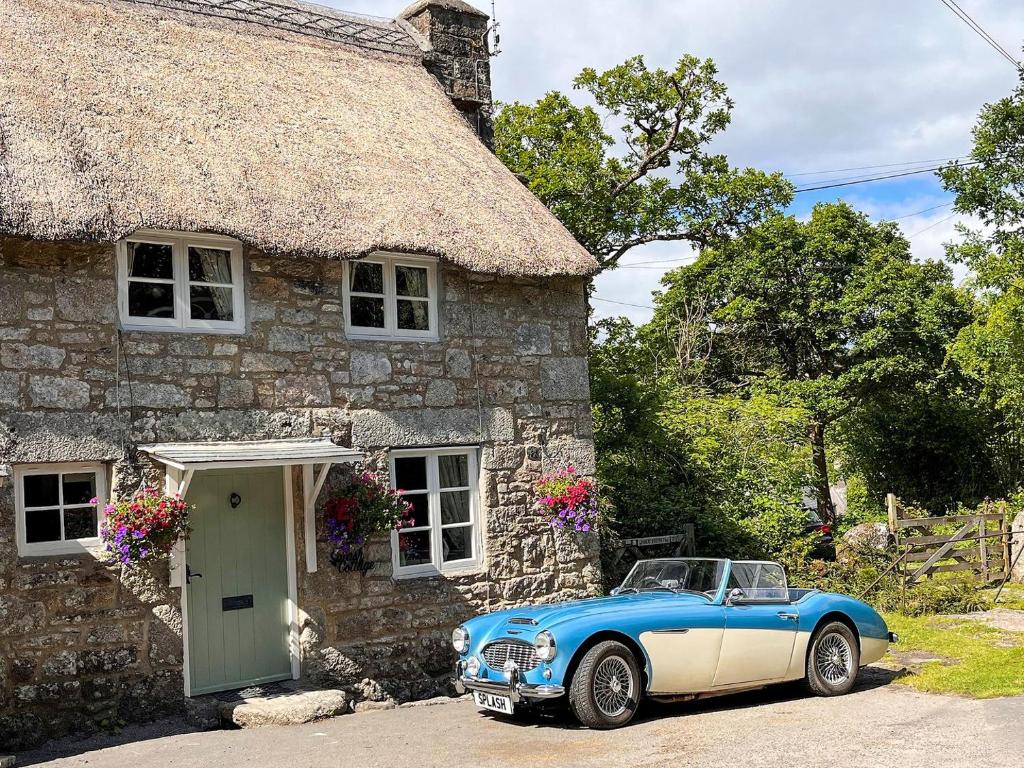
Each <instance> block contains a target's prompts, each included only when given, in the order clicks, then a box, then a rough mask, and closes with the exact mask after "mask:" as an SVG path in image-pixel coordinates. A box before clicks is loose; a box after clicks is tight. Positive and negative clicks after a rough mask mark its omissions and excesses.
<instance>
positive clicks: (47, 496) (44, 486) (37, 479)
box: [22, 475, 60, 507]
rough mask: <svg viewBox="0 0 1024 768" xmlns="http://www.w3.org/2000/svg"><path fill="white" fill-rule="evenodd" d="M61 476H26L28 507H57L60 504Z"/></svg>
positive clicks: (24, 485) (25, 488)
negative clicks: (59, 486)
mask: <svg viewBox="0 0 1024 768" xmlns="http://www.w3.org/2000/svg"><path fill="white" fill-rule="evenodd" d="M59 484H60V475H25V477H24V483H23V485H22V487H23V488H24V490H25V506H26V507H56V506H57V505H58V504H60V491H59V489H58V485H59Z"/></svg>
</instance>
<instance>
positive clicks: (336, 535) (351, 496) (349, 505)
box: [324, 472, 415, 573]
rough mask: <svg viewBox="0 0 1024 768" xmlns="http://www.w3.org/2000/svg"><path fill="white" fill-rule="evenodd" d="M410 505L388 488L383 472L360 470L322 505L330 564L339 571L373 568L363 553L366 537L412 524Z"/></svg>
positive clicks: (388, 483)
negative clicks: (360, 471) (331, 548)
mask: <svg viewBox="0 0 1024 768" xmlns="http://www.w3.org/2000/svg"><path fill="white" fill-rule="evenodd" d="M411 513H412V505H411V504H410V503H409V502H407V501H406V500H405V499H403V498H402V491H400V490H395V489H394V488H392V487H391V484H390V482H389V481H388V478H387V475H385V474H382V473H373V472H363V473H362V474H359V475H356V476H355V477H353V478H352V480H351V482H350V483H349V485H348V487H347V488H345V490H344V491H342V493H341V494H339V495H338V496H335V497H333V498H331V499H330V500H328V501H327V503H326V504H325V505H324V518H325V519H324V523H325V525H324V527H325V530H326V532H327V540H328V541H329V542H330V543H331V545H332V547H333V550H332V552H331V564H332V565H334V567H335V568H337V569H338V570H339V571H351V572H359V573H366V572H367V571H368V570H370V568H372V567H373V563H372V562H371V561H368V560H366V558H365V557H364V555H363V545H364V544H365V543H366V540H367V538H368V537H370V536H373V535H375V534H382V533H389V532H390V531H392V530H401V529H402V528H405V527H408V526H410V525H413V524H414V523H415V521H413V520H412V519H411V518H410V514H411Z"/></svg>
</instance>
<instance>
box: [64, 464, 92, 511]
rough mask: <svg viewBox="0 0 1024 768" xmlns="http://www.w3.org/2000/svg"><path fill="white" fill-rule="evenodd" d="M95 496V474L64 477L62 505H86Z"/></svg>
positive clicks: (79, 473)
mask: <svg viewBox="0 0 1024 768" xmlns="http://www.w3.org/2000/svg"><path fill="white" fill-rule="evenodd" d="M95 496H96V473H95V472H77V473H75V474H67V475H64V504H65V505H69V504H88V503H89V501H90V500H91V499H93V498H94V497H95Z"/></svg>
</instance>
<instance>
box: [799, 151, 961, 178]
mask: <svg viewBox="0 0 1024 768" xmlns="http://www.w3.org/2000/svg"><path fill="white" fill-rule="evenodd" d="M968 157H969V155H960V156H959V157H936V158H933V159H931V160H907V161H905V162H902V163H881V164H879V165H855V166H852V167H850V168H832V169H831V170H827V171H800V172H799V173H784V174H782V175H783V176H785V177H786V178H787V179H792V178H796V177H797V176H824V175H826V174H829V173H845V172H846V171H873V170H876V169H878V168H912V167H914V166H915V165H931V164H934V163H951V162H953V161H954V160H966V159H967V158H968Z"/></svg>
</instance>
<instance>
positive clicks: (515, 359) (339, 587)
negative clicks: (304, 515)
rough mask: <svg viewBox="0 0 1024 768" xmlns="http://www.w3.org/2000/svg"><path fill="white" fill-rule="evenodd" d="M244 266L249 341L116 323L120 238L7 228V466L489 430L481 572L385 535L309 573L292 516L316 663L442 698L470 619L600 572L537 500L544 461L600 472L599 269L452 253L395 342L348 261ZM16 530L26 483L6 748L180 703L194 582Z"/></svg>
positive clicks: (400, 693)
mask: <svg viewBox="0 0 1024 768" xmlns="http://www.w3.org/2000/svg"><path fill="white" fill-rule="evenodd" d="M245 264H246V281H247V324H248V328H247V331H246V332H245V333H244V334H240V335H231V336H227V335H203V334H195V333H161V332H144V333H143V332H121V333H119V332H118V325H117V312H116V292H117V291H116V282H115V257H114V249H113V247H111V246H109V245H97V244H75V243H40V242H33V241H25V240H18V239H10V238H7V239H0V464H18V463H40V462H69V461H90V462H102V463H104V464H105V465H107V466H108V467H109V469H110V472H111V475H112V487H113V488H114V490H115V491H116V492H118V493H121V494H130V493H131V492H132V491H133V490H134V489H135V488H136V487H138V484H139V483H140V482H141V481H142V479H143V478H148V479H149V480H150V481H151V482H159V481H160V479H161V478H162V470H161V469H160V468H158V467H154V466H151V465H149V464H147V463H146V461H144V460H143V459H142V458H140V456H139V455H138V454H137V453H136V451H135V446H137V445H138V444H140V443H145V442H157V441H193V440H251V439H275V438H288V437H312V436H316V437H321V436H327V437H331V438H332V439H334V440H335V441H336V442H337V443H339V444H341V445H346V446H354V447H357V448H360V449H362V450H365V451H366V452H367V453H368V454H369V456H370V461H371V463H372V464H374V465H377V466H381V467H382V466H384V463H385V461H386V456H387V449H388V448H394V447H411V446H437V445H478V446H480V478H479V482H480V494H481V503H482V509H483V518H484V521H483V525H484V539H485V553H486V561H485V566H484V567H482V568H481V569H479V570H477V571H474V572H470V573H465V574H459V575H457V576H445V577H434V578H425V579H403V580H395V579H393V578H392V577H391V565H390V562H391V554H390V543H389V542H387V541H378V542H373V543H372V544H371V545H370V546H369V547H368V554H369V555H370V556H371V557H372V558H373V559H374V560H376V561H377V564H376V565H375V567H374V569H373V570H371V571H370V572H369V573H367V574H366V575H365V576H361V575H358V574H352V573H339V572H338V571H337V570H335V569H334V568H333V567H332V566H331V565H330V564H329V562H328V555H329V552H328V549H327V545H326V544H325V543H324V542H323V541H319V542H318V550H319V564H320V567H319V570H318V571H317V572H316V573H313V574H307V573H306V572H305V567H304V563H305V560H304V557H303V554H302V553H304V547H305V544H304V541H303V538H302V536H303V529H302V525H301V514H297V515H296V517H297V520H296V538H297V542H296V546H297V549H298V558H297V559H298V562H299V577H300V578H299V607H300V611H301V615H300V619H301V623H302V627H301V630H302V631H301V645H302V653H303V674H304V675H305V676H307V677H308V678H310V679H312V680H314V681H316V682H318V683H322V684H330V685H339V686H343V687H345V688H346V689H348V690H349V691H350V692H352V693H354V694H355V696H356V698H357V699H359V698H361V699H370V700H377V701H383V700H388V699H391V698H394V699H405V698H412V697H419V696H425V695H432V694H435V693H438V692H443V691H444V690H445V686H446V678H447V673H448V669H449V666H450V664H451V662H452V656H451V654H450V652H449V650H448V645H447V642H448V641H447V638H448V636H449V634H450V631H451V629H452V627H454V626H455V625H457V624H458V623H459V622H460V621H461V620H463V619H464V618H466V617H468V616H470V615H473V614H474V613H476V612H479V611H483V610H488V609H495V608H498V607H500V606H503V605H509V604H512V603H516V602H521V601H525V600H543V601H551V600H560V599H568V598H574V597H581V596H585V595H587V594H589V593H591V592H592V591H594V590H595V589H596V588H597V586H598V584H599V582H600V574H599V572H598V566H597V557H596V544H595V543H594V542H592V541H587V540H583V541H581V540H578V539H575V538H572V537H571V536H561V535H560V536H559V537H557V538H556V537H554V536H553V534H552V532H551V531H550V530H549V529H547V528H546V527H545V525H544V524H543V522H542V521H541V520H540V519H539V518H538V517H537V515H536V514H535V512H534V511H533V510H532V508H531V499H530V493H529V487H530V483H531V482H532V481H533V480H534V479H536V477H537V476H538V475H539V474H540V473H541V472H543V471H550V470H555V469H559V468H562V467H564V466H566V465H567V464H574V465H576V466H577V467H578V468H579V469H581V470H582V471H584V472H590V471H593V468H594V455H593V442H592V433H591V420H590V410H589V391H588V386H587V370H586V358H585V355H586V348H587V331H586V302H585V296H584V283H583V281H582V280H581V279H545V280H530V279H505V278H496V277H493V276H487V275H479V274H473V273H468V272H465V271H463V270H459V269H456V268H452V267H450V266H447V265H442V267H441V269H440V270H439V272H440V283H441V300H440V308H439V309H440V311H439V316H440V335H441V340H440V341H438V342H424V343H409V342H402V343H397V342H387V341H357V340H349V339H348V338H347V337H346V334H345V330H344V319H343V314H342V300H341V280H342V272H343V270H342V265H341V264H340V263H337V262H329V261H323V260H312V259H283V258H275V257H271V256H267V255H264V254H261V253H259V252H256V251H252V250H248V251H247V252H246V254H245ZM346 471H348V470H346V469H345V468H340V469H337V470H335V471H334V472H333V473H332V476H331V477H330V478H329V480H328V483H327V488H326V490H325V492H324V493H323V494H322V495H321V500H323V499H326V498H328V497H329V495H330V490H331V488H332V487H336V486H337V485H338V484H339V483H342V482H343V481H344V473H345V472H346ZM295 479H296V483H295V492H296V495H297V496H299V495H301V493H302V489H301V473H300V472H299V471H298V470H295ZM296 509H297V510H301V504H297V506H296ZM318 517H319V516H318ZM14 531H15V529H14V495H13V488H12V483H10V482H8V483H7V484H6V485H5V486H4V487H3V488H2V489H0V747H3V746H6V747H8V748H14V747H17V746H25V745H27V744H30V743H34V742H37V741H39V740H40V739H42V738H46V737H52V736H56V735H59V734H62V733H66V732H69V731H75V730H90V729H94V728H97V727H103V725H104V724H106V725H111V724H114V723H116V722H117V721H118V720H119V719H124V720H131V719H140V718H143V719H144V718H149V717H154V716H157V715H160V714H164V713H168V712H175V711H180V709H181V707H182V690H183V684H182V669H181V663H182V638H181V615H180V610H179V604H180V597H179V594H178V591H177V590H176V589H171V588H170V587H168V579H167V573H166V571H165V570H160V569H157V571H156V572H148V571H147V572H136V571H121V569H119V568H116V567H113V566H110V565H107V564H105V563H102V562H99V561H97V560H96V559H95V558H93V557H90V556H85V557H62V558H32V559H27V558H20V559H19V558H18V556H17V552H16V546H15V533H14ZM318 533H319V538H320V539H322V538H323V531H322V530H319V531H318Z"/></svg>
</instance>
